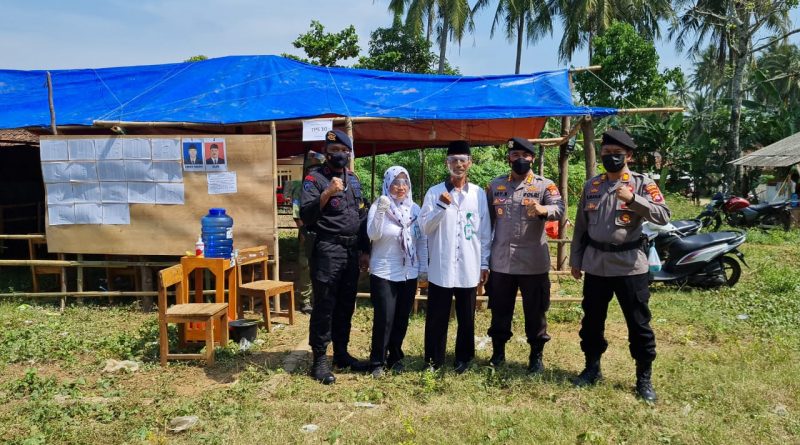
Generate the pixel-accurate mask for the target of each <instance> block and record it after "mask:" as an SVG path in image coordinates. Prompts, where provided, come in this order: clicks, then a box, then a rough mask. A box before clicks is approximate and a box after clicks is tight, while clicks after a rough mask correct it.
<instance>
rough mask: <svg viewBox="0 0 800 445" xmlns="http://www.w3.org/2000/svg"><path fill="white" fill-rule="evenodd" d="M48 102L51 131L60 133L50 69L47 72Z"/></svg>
mask: <svg viewBox="0 0 800 445" xmlns="http://www.w3.org/2000/svg"><path fill="white" fill-rule="evenodd" d="M47 103H48V104H49V105H50V131H51V132H52V133H53V134H58V127H57V126H56V107H55V106H54V105H53V76H51V75H50V71H48V72H47Z"/></svg>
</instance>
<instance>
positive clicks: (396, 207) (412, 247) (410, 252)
mask: <svg viewBox="0 0 800 445" xmlns="http://www.w3.org/2000/svg"><path fill="white" fill-rule="evenodd" d="M400 173H404V174H405V175H406V178H407V180H408V193H406V196H405V198H403V200H402V201H400V202H399V203H398V202H396V200H395V199H394V198H392V195H391V192H390V191H389V188H390V187H391V185H392V182H394V180H395V178H396V177H397V176H398V175H399V174H400ZM383 195H384V196H386V197H387V198H389V202H390V205H389V212H388V214H389V215H391V217H392V219H394V220H395V221H396V222H397V223H398V224H399V225H400V227H401V229H400V240H399V241H400V245H401V246H402V248H403V253H404V254H405V258H404V264H410V265H412V266H414V265H415V263H416V261H417V250H416V243H415V242H414V231H413V230H412V229H411V227H412V226H413V225H414V222H415V221H416V217H415V216H414V215H412V213H411V207H412V205H413V204H414V201H413V200H412V199H411V175H409V174H408V170H406V169H405V168H403V167H400V166H398V165H395V166H393V167H389V168H388V169H386V173H384V174H383Z"/></svg>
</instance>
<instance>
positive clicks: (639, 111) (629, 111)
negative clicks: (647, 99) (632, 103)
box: [617, 107, 685, 114]
mask: <svg viewBox="0 0 800 445" xmlns="http://www.w3.org/2000/svg"><path fill="white" fill-rule="evenodd" d="M684 111H685V108H683V107H651V108H620V109H618V110H617V114H645V113H683V112H684Z"/></svg>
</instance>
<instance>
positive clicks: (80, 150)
mask: <svg viewBox="0 0 800 445" xmlns="http://www.w3.org/2000/svg"><path fill="white" fill-rule="evenodd" d="M67 146H68V147H69V160H70V161H94V160H95V159H96V155H95V153H94V140H92V139H69V140H68V141H67Z"/></svg>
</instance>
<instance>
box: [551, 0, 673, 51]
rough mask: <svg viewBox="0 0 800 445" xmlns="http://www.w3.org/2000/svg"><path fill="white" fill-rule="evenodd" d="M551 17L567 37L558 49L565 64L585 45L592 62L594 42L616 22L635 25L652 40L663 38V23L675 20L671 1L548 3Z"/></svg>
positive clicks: (564, 0) (554, 0)
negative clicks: (660, 21)
mask: <svg viewBox="0 0 800 445" xmlns="http://www.w3.org/2000/svg"><path fill="white" fill-rule="evenodd" d="M548 6H549V8H550V14H551V15H558V16H559V17H560V18H561V22H562V24H563V26H564V35H563V36H562V37H561V42H560V43H559V47H558V56H559V59H560V60H561V61H564V62H569V61H570V60H572V55H573V54H574V53H575V51H577V50H578V49H581V48H583V47H584V46H586V47H588V49H589V61H590V62H591V60H592V39H593V38H594V37H595V36H597V35H601V34H603V33H604V32H605V30H606V29H608V28H609V27H610V26H611V25H612V24H613V23H614V22H615V21H618V22H624V23H629V24H631V25H633V27H634V28H635V29H636V31H637V32H639V34H641V35H642V36H644V37H645V38H647V39H649V40H655V39H657V38H660V37H661V28H660V26H659V20H664V19H670V20H671V19H672V17H673V10H672V4H671V1H670V0H548Z"/></svg>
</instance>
